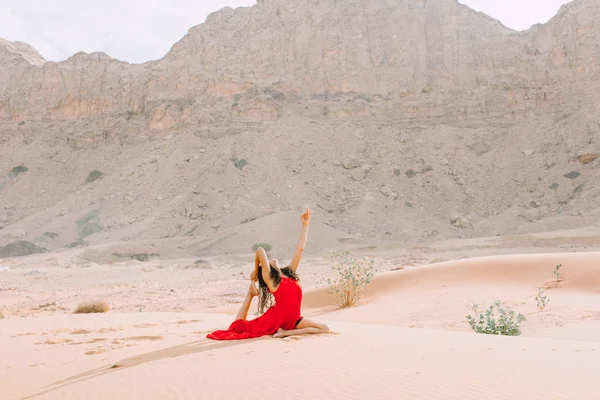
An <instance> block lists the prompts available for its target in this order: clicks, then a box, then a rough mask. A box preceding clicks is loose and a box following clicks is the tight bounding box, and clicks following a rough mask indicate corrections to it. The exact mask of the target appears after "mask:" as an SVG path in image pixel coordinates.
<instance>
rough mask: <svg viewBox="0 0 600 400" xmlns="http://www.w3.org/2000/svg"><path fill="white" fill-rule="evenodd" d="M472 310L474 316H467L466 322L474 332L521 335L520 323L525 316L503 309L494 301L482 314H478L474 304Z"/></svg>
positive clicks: (477, 308)
mask: <svg viewBox="0 0 600 400" xmlns="http://www.w3.org/2000/svg"><path fill="white" fill-rule="evenodd" d="M472 309H473V312H474V313H475V315H467V322H468V323H469V325H470V326H471V328H472V329H473V330H474V331H475V332H477V333H483V334H486V335H504V336H519V335H520V334H521V323H522V322H523V321H524V320H525V316H524V315H523V314H521V313H519V314H515V312H514V311H512V310H510V309H505V308H504V307H503V306H502V303H501V302H499V301H496V302H495V303H494V304H492V305H490V306H489V307H488V308H487V309H486V310H485V312H484V313H480V312H479V307H478V305H477V304H474V305H473V307H472Z"/></svg>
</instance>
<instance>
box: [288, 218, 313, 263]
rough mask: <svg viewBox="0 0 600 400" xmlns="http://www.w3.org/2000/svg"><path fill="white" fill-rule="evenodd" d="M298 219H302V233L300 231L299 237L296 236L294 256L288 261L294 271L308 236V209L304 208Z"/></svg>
mask: <svg viewBox="0 0 600 400" xmlns="http://www.w3.org/2000/svg"><path fill="white" fill-rule="evenodd" d="M300 221H302V233H300V238H298V243H297V244H296V252H295V253H294V257H292V262H291V263H290V268H291V269H292V271H294V272H296V270H297V269H298V266H299V265H300V259H301V258H302V253H303V252H304V247H305V246H306V237H307V236H308V225H309V224H310V210H309V209H306V211H305V212H304V214H302V216H301V217H300Z"/></svg>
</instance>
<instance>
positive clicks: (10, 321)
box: [0, 230, 600, 400]
mask: <svg viewBox="0 0 600 400" xmlns="http://www.w3.org/2000/svg"><path fill="white" fill-rule="evenodd" d="M590 233H592V232H591V231H589V230H588V231H583V232H582V231H569V232H553V233H546V234H544V235H538V236H536V237H532V236H527V237H525V236H523V237H514V238H512V239H510V238H480V239H477V240H475V239H469V240H462V241H461V240H456V241H445V242H439V243H431V244H429V245H427V246H422V247H421V248H419V249H418V250H417V249H415V248H404V249H402V248H400V247H399V245H398V246H392V245H388V246H372V247H370V248H367V249H365V248H362V249H354V251H355V252H356V253H357V254H370V255H372V256H373V257H374V258H375V259H376V266H377V269H378V271H379V272H378V274H377V275H376V276H375V278H374V279H373V281H372V282H371V283H370V284H369V285H368V286H367V289H366V290H365V293H364V297H363V298H362V299H361V301H360V302H359V303H358V304H357V305H356V306H354V307H351V308H346V309H339V308H338V307H337V305H336V302H335V299H334V298H333V297H332V296H331V295H330V294H328V293H327V291H326V289H325V288H324V287H322V286H320V285H319V284H318V278H319V277H323V276H327V274H328V273H329V266H328V263H329V260H328V259H327V258H324V257H317V256H313V255H310V254H309V255H307V257H306V258H305V260H304V261H303V263H302V264H301V270H300V272H301V274H302V278H303V285H304V287H305V299H304V305H303V312H304V315H305V316H306V317H309V318H314V319H318V320H321V321H324V322H326V323H328V324H329V325H330V327H331V330H332V333H331V334H328V335H317V336H303V337H293V338H287V339H283V340H282V339H274V338H272V337H264V338H260V339H255V340H247V341H235V342H217V341H211V340H208V339H206V338H205V335H206V333H208V332H210V331H211V330H214V329H221V328H225V327H226V326H227V325H228V324H229V323H230V322H231V320H232V318H233V316H234V315H235V312H236V311H237V307H238V303H240V302H241V300H242V297H243V292H244V289H245V287H246V286H247V282H248V280H247V279H248V273H249V270H250V269H251V262H248V260H246V262H244V260H243V257H240V260H234V261H236V262H237V264H239V265H236V264H231V263H230V264H227V263H225V262H224V261H223V260H222V261H220V262H215V261H213V263H212V264H211V266H212V269H210V270H203V269H185V268H182V267H181V265H184V266H185V265H187V263H189V261H186V260H173V261H172V262H171V263H170V264H169V263H164V262H153V261H147V262H136V263H132V262H124V263H122V264H121V265H95V266H90V267H88V268H76V267H73V268H65V266H64V265H63V266H54V267H48V268H45V269H43V271H42V270H40V271H38V272H39V274H34V275H31V274H30V273H31V271H32V266H35V265H36V263H39V262H41V261H42V260H36V258H35V257H39V256H31V257H26V258H19V259H13V260H5V261H4V262H3V265H4V266H7V264H8V268H9V270H8V271H3V272H1V273H0V279H1V282H2V287H3V290H2V291H1V292H0V301H1V304H6V305H7V310H5V311H4V313H5V316H6V318H5V319H3V320H1V321H0V327H1V329H0V371H1V375H2V382H3V383H2V392H1V393H2V397H1V398H2V399H92V398H93V399H104V398H111V399H149V398H161V399H216V398H257V399H258V398H261V399H282V398H283V399H306V398H314V399H321V398H322V399H328V398H340V399H341V398H344V399H348V398H381V399H398V398H406V399H463V400H464V399H481V398H485V399H575V398H576V399H597V394H598V385H597V382H596V380H595V378H596V375H597V374H596V372H595V368H594V367H595V365H596V364H597V361H598V357H600V343H599V342H600V341H599V339H598V338H599V337H600V313H599V312H598V310H600V246H598V245H594V244H593V243H591V242H590V237H592V236H590ZM586 238H587V239H586ZM532 241H535V242H536V245H535V246H537V247H529V243H530V242H532ZM518 242H522V243H524V246H522V247H519V246H514V245H513V246H508V244H510V243H518ZM586 242H587V243H586ZM561 243H562V245H561ZM561 246H562V249H561V248H560V247H561ZM532 249H533V250H532ZM401 254H405V256H404V257H402V256H400V255H401ZM52 257H53V258H54V259H56V260H57V263H59V264H60V263H63V264H66V263H68V260H69V259H76V258H77V252H76V251H71V252H69V253H64V254H54V255H52ZM45 258H46V259H47V258H48V255H45ZM444 258H446V261H443V260H444ZM17 260H18V261H17ZM249 260H250V261H251V260H252V259H251V256H249ZM230 261H231V260H230ZM559 263H560V264H562V268H561V272H562V273H563V278H562V281H561V282H556V279H555V276H554V275H553V270H554V267H555V265H557V264H559ZM410 264H413V265H410ZM33 270H38V269H33ZM207 271H208V272H209V273H210V274H211V276H212V279H207V277H206V276H205V274H206V273H207ZM140 276H141V277H142V278H140ZM25 279H27V280H28V283H27V285H30V288H29V290H27V288H26V287H25V281H24V280H25ZM201 282H202V284H201ZM539 287H541V288H544V289H545V291H544V294H545V295H546V296H547V297H548V298H549V299H550V302H549V304H548V306H547V307H546V309H545V310H544V311H539V310H538V309H537V308H536V302H535V300H534V296H535V295H536V294H537V288H539ZM42 288H44V290H42ZM100 298H102V299H104V300H106V301H108V302H109V303H110V304H111V306H112V309H111V311H109V312H108V313H106V314H88V315H75V314H72V313H71V312H72V310H73V309H74V307H75V306H76V305H77V304H78V302H81V301H85V300H91V299H100ZM495 300H500V301H503V302H504V304H505V305H506V306H508V307H511V308H512V309H514V310H515V311H517V312H521V313H523V314H524V315H525V317H526V321H525V322H524V323H523V326H522V335H520V336H517V337H506V336H492V335H482V334H477V333H474V332H472V331H471V329H470V327H469V326H468V324H467V323H466V322H465V316H466V315H467V314H468V313H469V312H470V305H471V304H473V303H479V304H484V303H485V304H489V303H491V302H493V301H495ZM34 305H35V306H34ZM251 313H252V312H251Z"/></svg>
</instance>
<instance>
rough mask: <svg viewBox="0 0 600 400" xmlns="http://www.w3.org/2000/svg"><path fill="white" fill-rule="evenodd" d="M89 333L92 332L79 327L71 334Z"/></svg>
mask: <svg viewBox="0 0 600 400" xmlns="http://www.w3.org/2000/svg"><path fill="white" fill-rule="evenodd" d="M88 333H92V332H90V331H86V330H85V329H77V330H74V331H73V332H71V335H87V334H88Z"/></svg>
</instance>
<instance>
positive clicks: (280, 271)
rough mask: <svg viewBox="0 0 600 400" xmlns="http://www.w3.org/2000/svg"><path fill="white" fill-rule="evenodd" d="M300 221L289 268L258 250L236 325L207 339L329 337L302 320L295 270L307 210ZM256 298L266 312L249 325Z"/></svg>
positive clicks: (322, 328)
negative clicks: (257, 285)
mask: <svg viewBox="0 0 600 400" xmlns="http://www.w3.org/2000/svg"><path fill="white" fill-rule="evenodd" d="M300 221H302V233H301V234H300V238H299V239H298V244H297V245H296V252H295V253H294V257H293V258H292V262H291V264H290V265H289V266H288V267H285V268H279V262H278V261H277V260H276V259H271V260H269V259H268V257H267V253H266V252H265V250H264V249H263V248H262V247H259V248H258V249H257V250H256V255H255V257H254V271H253V272H252V274H251V275H250V280H251V281H252V282H250V287H249V288H248V294H247V295H246V299H245V300H244V303H243V304H242V306H241V308H240V310H239V311H238V313H237V316H236V317H235V321H234V322H233V323H232V324H231V325H230V326H229V329H227V330H220V331H215V332H213V333H210V334H208V335H207V338H209V339H214V340H239V339H250V338H257V337H261V336H265V335H273V337H276V338H284V337H287V336H294V335H303V334H309V333H310V334H314V333H329V327H328V326H327V325H325V324H322V323H319V322H316V321H311V320H309V319H305V318H303V317H302V315H301V312H300V308H301V305H302V288H301V287H300V284H299V279H298V275H296V270H297V269H298V265H300V259H301V258H302V252H303V251H304V245H305V244H306V237H307V234H308V225H309V223H310V211H309V210H308V209H307V210H306V212H305V213H304V214H302V216H301V217H300ZM256 281H258V284H259V289H257V288H256V285H255V282H256ZM255 296H258V297H259V299H258V311H259V313H262V312H263V311H264V310H265V308H268V309H267V310H266V312H264V314H262V315H261V316H260V317H258V318H256V319H253V320H250V321H248V320H247V319H246V318H247V317H248V310H249V308H250V304H251V303H252V299H253V298H254V297H255ZM271 296H273V297H274V298H275V304H273V305H271V304H272V298H271Z"/></svg>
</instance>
